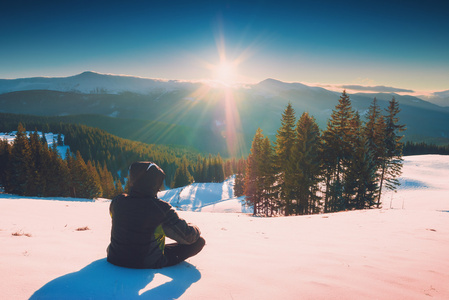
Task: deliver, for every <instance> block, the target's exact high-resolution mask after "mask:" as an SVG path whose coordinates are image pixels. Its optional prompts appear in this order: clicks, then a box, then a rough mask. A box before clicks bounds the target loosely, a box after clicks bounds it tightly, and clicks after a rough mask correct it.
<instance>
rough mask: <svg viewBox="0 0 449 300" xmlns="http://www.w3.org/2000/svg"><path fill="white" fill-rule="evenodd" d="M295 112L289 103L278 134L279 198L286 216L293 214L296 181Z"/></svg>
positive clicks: (276, 148) (276, 145)
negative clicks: (292, 161) (293, 174)
mask: <svg viewBox="0 0 449 300" xmlns="http://www.w3.org/2000/svg"><path fill="white" fill-rule="evenodd" d="M295 122H296V117H295V110H294V109H293V107H292V105H291V103H288V105H287V108H286V109H285V110H284V112H283V114H282V117H281V127H280V128H279V129H278V131H277V133H276V143H275V151H276V164H275V166H276V168H275V169H276V171H277V172H276V173H277V174H278V178H277V181H278V183H279V184H278V187H279V197H280V200H281V202H282V206H283V208H284V211H285V215H287V216H288V215H291V214H292V213H293V209H294V207H293V204H292V197H293V190H294V184H295V183H294V181H293V179H292V168H291V159H292V150H293V145H294V143H295V135H296V134H295Z"/></svg>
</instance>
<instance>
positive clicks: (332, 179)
mask: <svg viewBox="0 0 449 300" xmlns="http://www.w3.org/2000/svg"><path fill="white" fill-rule="evenodd" d="M353 118H354V111H353V109H352V105H351V100H350V99H349V96H348V95H347V94H346V91H343V93H342V95H341V96H340V99H339V100H338V104H337V106H336V107H335V109H334V110H333V111H332V114H331V118H330V120H328V123H327V128H326V130H325V131H324V132H323V135H322V137H323V164H324V169H325V172H326V173H325V186H326V191H325V201H324V202H325V204H324V205H325V207H324V210H325V212H329V211H339V210H344V209H346V208H347V205H348V203H347V202H346V199H344V198H343V183H342V177H343V174H344V171H345V168H346V167H347V165H348V163H349V161H350V160H351V156H352V153H353V151H352V150H353V149H352V140H353V137H352V136H353V135H354V132H353V126H352V122H353Z"/></svg>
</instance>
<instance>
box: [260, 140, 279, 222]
mask: <svg viewBox="0 0 449 300" xmlns="http://www.w3.org/2000/svg"><path fill="white" fill-rule="evenodd" d="M260 150H261V152H260V158H259V164H258V174H259V179H258V181H260V184H261V188H262V193H261V203H260V204H261V207H260V210H261V211H260V212H261V213H262V214H263V215H265V216H273V215H274V214H276V213H277V212H278V211H279V208H280V203H279V201H278V197H279V195H278V187H277V186H275V182H276V172H275V154H274V149H273V146H272V145H271V142H270V139H269V138H268V137H265V138H264V139H263V140H262V143H261V149H260Z"/></svg>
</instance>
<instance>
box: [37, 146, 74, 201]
mask: <svg viewBox="0 0 449 300" xmlns="http://www.w3.org/2000/svg"><path fill="white" fill-rule="evenodd" d="M47 150H48V151H44V156H45V157H46V160H48V161H49V163H48V167H47V169H46V172H45V177H46V182H47V185H46V189H45V196H46V197H69V196H70V187H71V185H70V184H71V177H70V170H69V167H68V164H67V161H65V160H63V159H62V158H61V156H60V155H59V151H58V149H57V146H56V144H53V145H52V147H51V148H50V149H48V147H47ZM67 153H68V155H67V156H66V157H70V152H69V150H68V149H67ZM69 160H72V158H71V157H70V158H69Z"/></svg>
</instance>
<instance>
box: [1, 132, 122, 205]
mask: <svg viewBox="0 0 449 300" xmlns="http://www.w3.org/2000/svg"><path fill="white" fill-rule="evenodd" d="M58 140H59V138H58ZM59 142H60V143H61V141H59ZM57 144H58V143H56V142H55V143H53V145H52V147H49V146H48V145H47V141H46V139H45V138H44V136H43V137H42V138H41V137H40V136H39V134H38V132H37V131H34V132H33V133H31V134H30V135H29V137H28V135H27V133H26V129H25V127H23V125H22V124H19V126H18V128H17V134H16V136H15V139H14V142H13V143H12V144H9V143H8V142H7V141H6V140H2V141H0V186H2V187H3V189H4V191H5V192H6V193H11V194H16V195H22V196H40V197H75V198H89V199H92V198H97V197H101V196H103V197H107V198H110V197H113V196H115V195H116V194H118V193H121V192H123V188H122V185H121V184H120V182H119V181H116V182H114V179H113V176H112V174H111V172H109V170H108V169H107V167H106V165H100V164H98V163H97V162H92V161H90V160H88V161H87V162H86V161H85V160H84V159H83V157H82V156H81V154H80V152H79V151H77V152H76V154H75V155H72V154H71V153H70V152H69V151H68V152H67V153H66V159H65V160H64V159H62V158H61V156H60V155H59V152H58V150H57Z"/></svg>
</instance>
